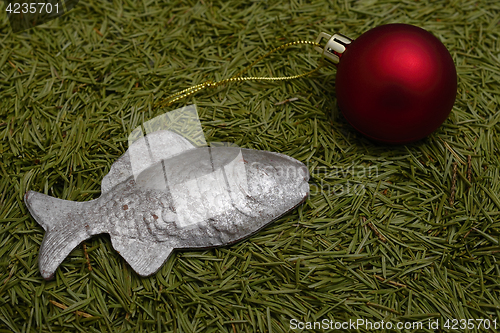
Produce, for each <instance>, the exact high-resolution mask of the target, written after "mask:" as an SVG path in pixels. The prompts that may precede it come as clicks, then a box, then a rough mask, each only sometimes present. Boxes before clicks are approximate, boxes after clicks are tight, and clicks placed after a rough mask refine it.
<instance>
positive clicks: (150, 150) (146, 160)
mask: <svg viewBox="0 0 500 333" xmlns="http://www.w3.org/2000/svg"><path fill="white" fill-rule="evenodd" d="M194 148H196V147H195V146H193V145H192V144H191V143H190V142H189V141H188V140H186V139H185V138H183V137H182V136H180V135H179V134H177V133H174V132H172V131H167V130H163V131H157V132H153V133H149V134H148V135H146V136H144V137H141V138H139V139H138V140H136V141H135V142H134V143H132V144H131V145H130V147H129V148H128V150H127V151H126V152H125V154H123V155H122V156H121V157H120V158H119V159H118V160H116V162H115V163H113V165H112V166H111V169H110V170H109V173H108V174H107V175H106V176H105V177H104V178H103V179H102V183H101V192H102V193H106V192H108V191H109V190H111V189H112V188H113V187H115V186H116V185H118V184H120V183H122V182H123V181H125V180H126V179H128V178H129V177H131V176H133V175H138V174H140V173H141V172H142V171H143V170H145V169H147V168H149V167H150V166H152V165H154V164H156V163H158V162H159V161H161V160H165V159H168V158H171V157H173V156H175V155H178V154H180V153H182V152H184V151H187V150H190V149H194Z"/></svg>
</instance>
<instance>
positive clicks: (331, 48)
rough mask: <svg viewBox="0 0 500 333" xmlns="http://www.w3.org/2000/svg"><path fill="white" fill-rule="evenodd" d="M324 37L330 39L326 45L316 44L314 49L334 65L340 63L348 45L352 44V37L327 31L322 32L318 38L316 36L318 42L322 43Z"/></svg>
mask: <svg viewBox="0 0 500 333" xmlns="http://www.w3.org/2000/svg"><path fill="white" fill-rule="evenodd" d="M324 39H327V40H328V41H327V42H326V45H325V47H324V48H321V47H319V46H315V47H314V49H315V50H316V51H318V52H319V53H321V55H322V56H323V58H325V59H326V60H328V61H329V62H331V63H333V64H334V65H336V64H338V63H339V61H340V58H341V57H342V54H343V53H344V52H345V50H346V48H347V46H348V45H349V44H351V42H352V39H350V38H349V37H346V36H344V35H341V34H334V35H333V36H332V35H329V34H327V33H326V32H322V33H320V34H319V35H318V38H316V43H318V44H322V43H323V40H324Z"/></svg>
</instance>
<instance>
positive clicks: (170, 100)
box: [155, 40, 321, 107]
mask: <svg viewBox="0 0 500 333" xmlns="http://www.w3.org/2000/svg"><path fill="white" fill-rule="evenodd" d="M295 45H312V46H319V47H321V45H320V44H318V43H316V42H311V41H305V40H298V41H295V42H290V43H286V44H283V45H281V46H279V47H276V48H274V49H272V50H271V51H269V52H267V53H266V54H264V55H263V56H261V57H259V58H258V59H257V60H255V61H254V62H252V63H251V64H250V65H248V66H247V67H245V68H244V69H242V70H241V71H239V72H238V73H237V74H235V75H233V76H232V77H230V78H228V79H224V80H220V81H216V82H214V81H212V80H208V81H205V82H203V83H200V84H197V85H195V86H192V87H189V88H187V89H184V90H181V91H179V92H176V93H175V94H172V95H170V96H167V97H165V98H164V99H162V100H161V101H160V102H158V103H157V104H156V105H155V107H166V106H170V105H172V104H174V103H175V102H177V101H179V100H181V99H184V98H186V97H189V96H191V95H194V94H196V93H197V92H198V91H200V90H203V89H206V88H216V87H219V86H222V85H224V84H227V83H232V82H243V81H259V80H260V81H263V80H265V81H284V80H294V79H298V78H301V77H304V76H308V75H310V74H312V73H314V72H316V71H317V70H318V69H320V66H318V67H316V68H315V69H313V70H311V71H309V72H306V73H302V74H298V75H292V76H275V77H261V76H247V77H242V75H243V74H245V73H246V72H247V71H248V70H249V69H250V68H252V67H253V66H255V64H257V63H258V62H259V61H261V60H263V59H265V58H266V57H268V56H270V55H271V54H273V53H275V52H277V51H280V50H283V49H286V48H287V47H290V46H295Z"/></svg>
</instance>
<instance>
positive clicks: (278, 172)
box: [24, 130, 309, 279]
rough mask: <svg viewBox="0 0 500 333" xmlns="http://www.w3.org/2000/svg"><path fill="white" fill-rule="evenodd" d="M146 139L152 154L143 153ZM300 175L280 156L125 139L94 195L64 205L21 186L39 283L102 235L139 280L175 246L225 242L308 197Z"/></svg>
mask: <svg viewBox="0 0 500 333" xmlns="http://www.w3.org/2000/svg"><path fill="white" fill-rule="evenodd" d="M152 142H154V143H155V144H154V149H155V152H156V153H155V156H157V157H156V158H155V159H151V158H150V157H148V156H151V149H152V148H151V147H152V146H153V145H151V143H152ZM132 153H133V154H132ZM141 154H143V155H142V157H141ZM148 154H149V155H148ZM132 155H133V156H134V158H132ZM158 156H160V158H158ZM308 180H309V172H308V170H307V168H306V166H305V165H304V164H303V163H301V162H299V161H297V160H295V159H293V158H291V157H289V156H286V155H283V154H278V153H273V152H268V151H258V150H252V149H242V148H236V147H201V148H200V147H195V146H194V145H192V144H191V143H190V142H189V141H188V140H186V139H185V138H184V137H182V136H180V135H178V134H176V133H174V132H172V131H166V130H163V131H157V132H154V133H150V134H148V135H146V136H145V137H143V138H142V139H140V140H138V141H136V142H134V143H133V144H132V145H131V146H130V147H129V149H128V150H127V152H126V153H125V154H124V155H122V156H121V157H120V158H119V159H118V160H117V161H116V162H115V163H114V164H113V165H112V167H111V169H110V172H109V173H108V174H107V175H106V176H105V177H104V178H103V180H102V184H101V187H102V190H101V196H100V197H99V198H97V199H95V200H91V201H86V202H73V201H68V200H61V199H56V198H53V197H50V196H48V195H45V194H42V193H37V192H34V191H28V192H27V193H26V195H25V197H24V201H25V203H26V206H27V207H28V209H29V211H30V213H31V215H32V216H33V218H34V219H35V220H36V221H37V222H38V223H39V224H40V225H41V226H42V227H43V228H44V229H45V231H46V233H45V236H44V239H43V242H42V245H41V248H40V255H39V259H38V263H39V268H40V272H41V274H42V276H43V277H44V278H45V279H51V278H52V277H53V276H54V273H55V271H56V269H57V267H58V266H59V265H60V264H61V262H62V261H63V260H64V259H65V258H66V256H68V255H69V253H70V252H71V251H72V250H73V249H74V248H75V247H77V246H78V245H79V244H80V243H81V242H82V241H84V240H85V239H88V238H90V237H91V236H92V235H97V234H101V233H108V234H109V235H110V237H111V242H112V245H113V247H114V248H115V249H116V250H117V251H118V252H119V253H120V255H121V256H122V257H123V258H124V259H125V261H127V263H128V264H129V265H130V266H131V267H132V269H134V270H135V271H136V272H137V273H138V274H139V275H141V276H148V275H151V274H154V273H155V272H157V271H158V269H159V268H160V267H161V266H162V265H163V264H164V263H165V261H166V260H167V259H168V257H169V255H170V254H171V252H172V250H174V249H200V248H210V247H216V246H221V245H227V244H232V243H235V242H237V241H239V240H241V239H243V238H245V237H248V236H250V235H252V234H254V233H256V232H257V231H258V230H260V229H262V228H264V227H265V226H266V225H268V224H269V223H270V222H272V221H274V220H276V219H277V218H279V217H280V216H282V215H284V214H286V213H287V212H289V211H290V210H292V209H294V208H295V207H297V206H298V205H300V204H301V203H302V202H303V201H304V200H305V199H306V198H307V196H308V194H309V185H308Z"/></svg>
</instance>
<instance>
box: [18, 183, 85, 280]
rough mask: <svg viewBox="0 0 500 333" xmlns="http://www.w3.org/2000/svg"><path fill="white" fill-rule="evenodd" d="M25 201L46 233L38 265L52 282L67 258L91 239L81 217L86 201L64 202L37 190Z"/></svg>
mask: <svg viewBox="0 0 500 333" xmlns="http://www.w3.org/2000/svg"><path fill="white" fill-rule="evenodd" d="M24 202H25V204H26V206H27V207H28V209H29V211H30V213H31V215H32V216H33V218H34V219H35V221H37V222H38V224H40V225H41V226H42V227H43V228H44V229H45V231H46V233H45V237H44V238H43V242H42V246H41V248H40V255H39V257H38V266H39V268H40V273H41V274H42V276H43V278H44V279H46V280H50V279H51V278H53V277H54V273H55V271H56V269H57V267H58V266H59V265H60V264H61V262H62V261H63V260H64V258H66V257H67V256H68V254H69V253H70V252H71V251H72V250H73V249H74V248H75V247H77V246H78V244H80V243H81V242H82V241H84V240H85V239H87V238H89V237H90V234H89V233H88V231H87V229H86V228H85V222H84V221H82V218H81V215H80V212H81V211H82V210H81V208H82V206H83V205H84V204H86V202H73V201H68V200H61V199H57V198H53V197H51V196H48V195H45V194H42V193H38V192H34V191H28V192H27V193H26V195H25V196H24Z"/></svg>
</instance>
